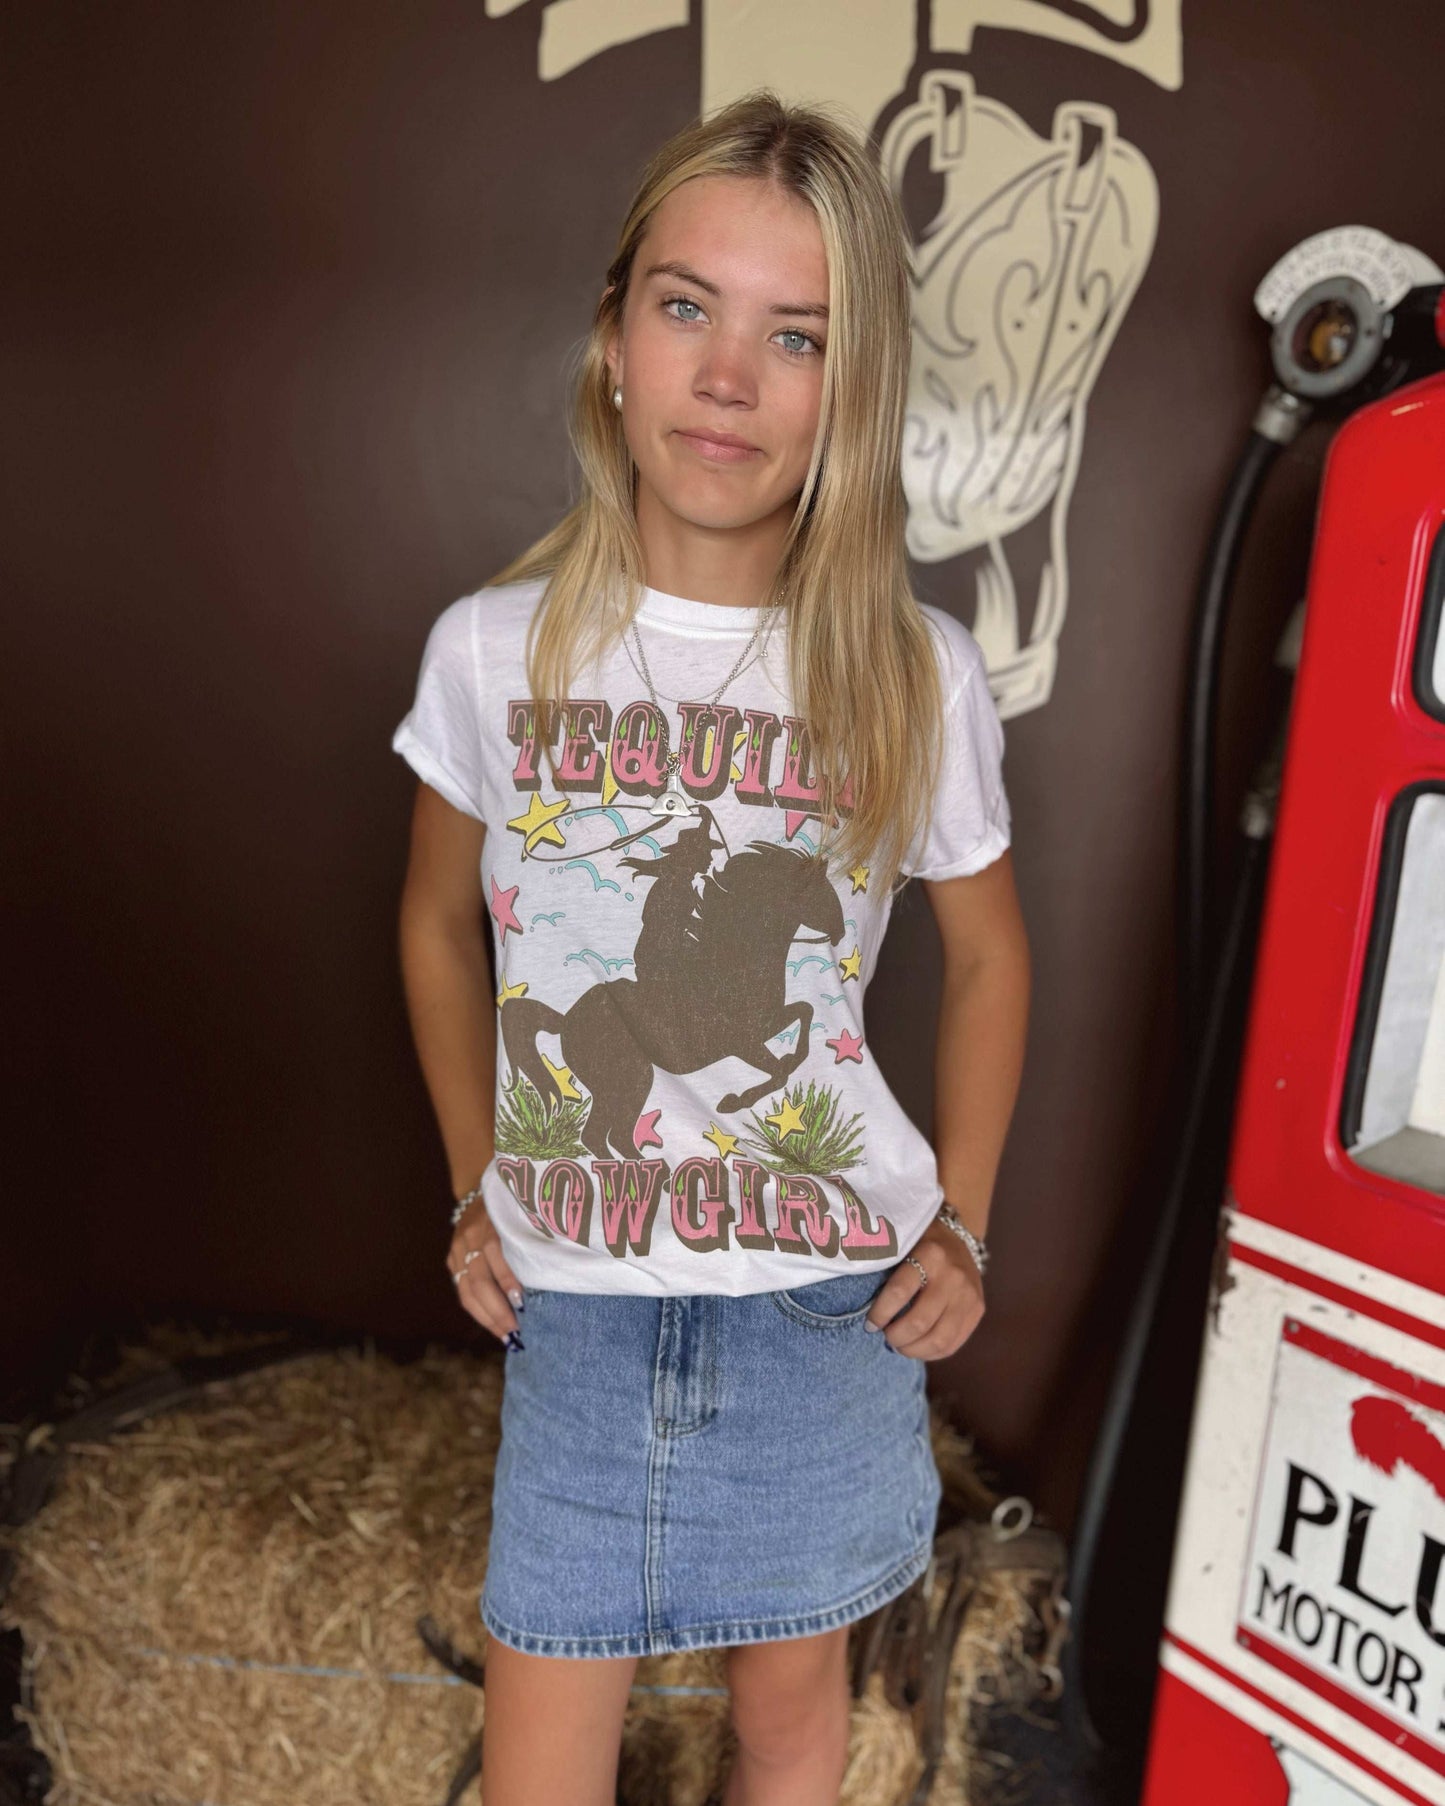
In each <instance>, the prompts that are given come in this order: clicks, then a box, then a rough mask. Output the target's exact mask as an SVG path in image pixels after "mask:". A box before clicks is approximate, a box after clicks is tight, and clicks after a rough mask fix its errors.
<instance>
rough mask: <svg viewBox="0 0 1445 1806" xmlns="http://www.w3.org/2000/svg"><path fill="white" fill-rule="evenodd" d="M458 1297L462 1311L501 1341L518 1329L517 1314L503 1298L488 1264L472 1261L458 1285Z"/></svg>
mask: <svg viewBox="0 0 1445 1806" xmlns="http://www.w3.org/2000/svg"><path fill="white" fill-rule="evenodd" d="M457 1296H458V1298H460V1300H461V1302H462V1306H463V1308H464V1309H465V1310H466V1311H467V1312H469V1314H470V1315H471V1316H473V1317H475V1318H476V1320H477V1322H478V1323H480V1324H481V1325H482V1327H483V1329H489V1330H490V1331H491V1332H492V1334H493V1335H494V1336H496V1337H497V1339H498V1340H499V1341H503V1340H505V1339H506V1337H507V1336H509V1335H510V1334H511V1332H512V1331H513V1330H514V1329H516V1328H517V1317H516V1313H515V1311H513V1309H512V1307H511V1305H510V1304H509V1303H508V1302H507V1300H506V1298H505V1297H504V1296H503V1295H502V1288H501V1287H500V1286H499V1285H498V1284H497V1282H496V1280H495V1279H493V1277H492V1275H491V1273H490V1271H489V1270H488V1268H487V1264H486V1262H485V1261H480V1260H478V1261H473V1262H472V1264H471V1266H469V1267H468V1268H467V1270H466V1272H465V1273H464V1274H463V1275H462V1278H461V1283H460V1284H459V1285H458V1286H457Z"/></svg>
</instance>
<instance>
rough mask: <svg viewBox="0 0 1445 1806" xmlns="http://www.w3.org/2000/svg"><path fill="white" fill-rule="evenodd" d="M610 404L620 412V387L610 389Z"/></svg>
mask: <svg viewBox="0 0 1445 1806" xmlns="http://www.w3.org/2000/svg"><path fill="white" fill-rule="evenodd" d="M612 405H613V407H614V408H616V409H617V411H618V413H619V414H620V413H621V412H622V391H621V389H620V388H619V389H614V390H613V391H612Z"/></svg>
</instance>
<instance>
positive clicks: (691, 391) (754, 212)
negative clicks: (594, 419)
mask: <svg viewBox="0 0 1445 1806" xmlns="http://www.w3.org/2000/svg"><path fill="white" fill-rule="evenodd" d="M664 264H665V265H668V266H670V267H669V268H667V269H661V268H659V267H658V266H660V265H664ZM827 306H828V264H827V258H826V255H825V253H824V250H823V235H822V233H821V231H820V230H819V227H818V221H817V218H816V216H815V214H814V212H813V210H812V208H811V207H809V206H808V205H807V203H806V202H804V201H800V200H798V199H797V198H796V197H795V196H793V195H790V194H786V193H785V192H784V191H783V190H781V189H779V188H777V187H775V186H774V185H773V184H772V183H768V182H763V181H759V180H753V179H749V178H746V177H741V176H697V177H694V178H693V179H692V180H691V181H688V182H684V183H683V184H682V185H681V187H679V188H675V189H674V190H673V191H672V193H671V194H669V195H668V196H667V198H666V200H664V201H663V202H662V204H661V206H659V207H658V209H657V211H656V213H654V215H653V216H652V220H651V222H650V223H649V225H648V229H647V232H646V233H645V235H644V236H643V239H642V242H641V243H640V245H639V246H638V249H637V255H636V257H635V259H634V261H633V266H632V275H631V281H630V284H629V287H628V294H627V305H626V307H625V309H624V312H623V319H622V331H621V335H620V339H619V337H618V336H614V337H613V339H612V340H611V341H610V343H609V345H608V349H607V364H608V369H609V371H610V372H611V375H612V381H613V384H614V385H617V384H620V385H621V388H622V421H623V431H624V432H625V434H626V437H627V444H628V448H629V450H630V451H631V453H632V457H633V460H634V462H635V463H636V465H637V472H638V477H637V483H638V493H637V513H638V519H639V521H640V522H641V521H645V520H647V519H648V518H649V517H650V518H652V519H654V520H657V518H658V510H661V511H662V512H663V514H665V515H667V516H671V517H672V521H671V522H668V523H666V524H668V525H671V524H675V523H677V522H686V523H688V524H690V525H692V526H694V527H699V528H704V529H712V530H715V531H716V530H723V529H729V528H746V527H751V526H754V525H756V524H757V523H759V522H762V521H764V520H768V519H769V518H771V517H774V516H781V520H782V525H783V526H784V527H786V524H787V521H788V520H790V519H791V517H792V513H793V509H794V505H795V503H796V500H797V496H798V492H799V491H800V490H801V488H802V486H803V479H804V478H805V477H806V475H807V473H808V464H809V461H810V460H811V458H812V454H813V440H814V438H815V436H816V434H817V430H818V410H819V403H820V399H821V396H822V389H823V346H824V345H825V344H826V342H827V333H828V320H827ZM707 434H715V435H721V436H723V437H724V438H732V439H735V440H740V441H742V444H741V445H740V446H728V445H725V444H724V445H719V444H718V443H716V442H715V441H710V440H709V439H707V438H706V437H704V436H703V435H707ZM659 524H664V523H662V522H661V521H659Z"/></svg>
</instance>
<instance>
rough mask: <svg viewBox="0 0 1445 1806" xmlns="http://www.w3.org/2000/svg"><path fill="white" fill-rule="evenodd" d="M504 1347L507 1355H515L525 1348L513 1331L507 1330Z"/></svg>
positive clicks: (524, 1344)
mask: <svg viewBox="0 0 1445 1806" xmlns="http://www.w3.org/2000/svg"><path fill="white" fill-rule="evenodd" d="M504 1345H505V1347H506V1350H507V1353H508V1354H516V1353H518V1351H519V1350H521V1349H524V1348H525V1347H526V1346H527V1344H526V1343H525V1342H524V1341H523V1340H522V1338H521V1337H520V1336H519V1335H518V1334H517V1332H516V1330H514V1329H509V1330H508V1331H507V1334H506V1336H505V1338H504Z"/></svg>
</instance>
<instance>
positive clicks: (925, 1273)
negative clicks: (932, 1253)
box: [903, 1254, 928, 1285]
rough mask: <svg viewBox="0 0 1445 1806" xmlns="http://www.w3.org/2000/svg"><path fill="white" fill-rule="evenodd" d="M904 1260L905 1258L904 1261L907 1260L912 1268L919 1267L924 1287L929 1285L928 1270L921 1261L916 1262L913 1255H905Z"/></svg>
mask: <svg viewBox="0 0 1445 1806" xmlns="http://www.w3.org/2000/svg"><path fill="white" fill-rule="evenodd" d="M903 1258H904V1260H906V1261H907V1262H908V1263H909V1265H910V1266H914V1267H917V1269H918V1271H919V1272H920V1273H921V1274H922V1275H923V1283H924V1285H927V1284H928V1268H927V1267H925V1266H924V1264H923V1262H922V1261H921V1260H915V1259H914V1257H913V1256H912V1255H911V1254H905V1255H904V1256H903Z"/></svg>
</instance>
